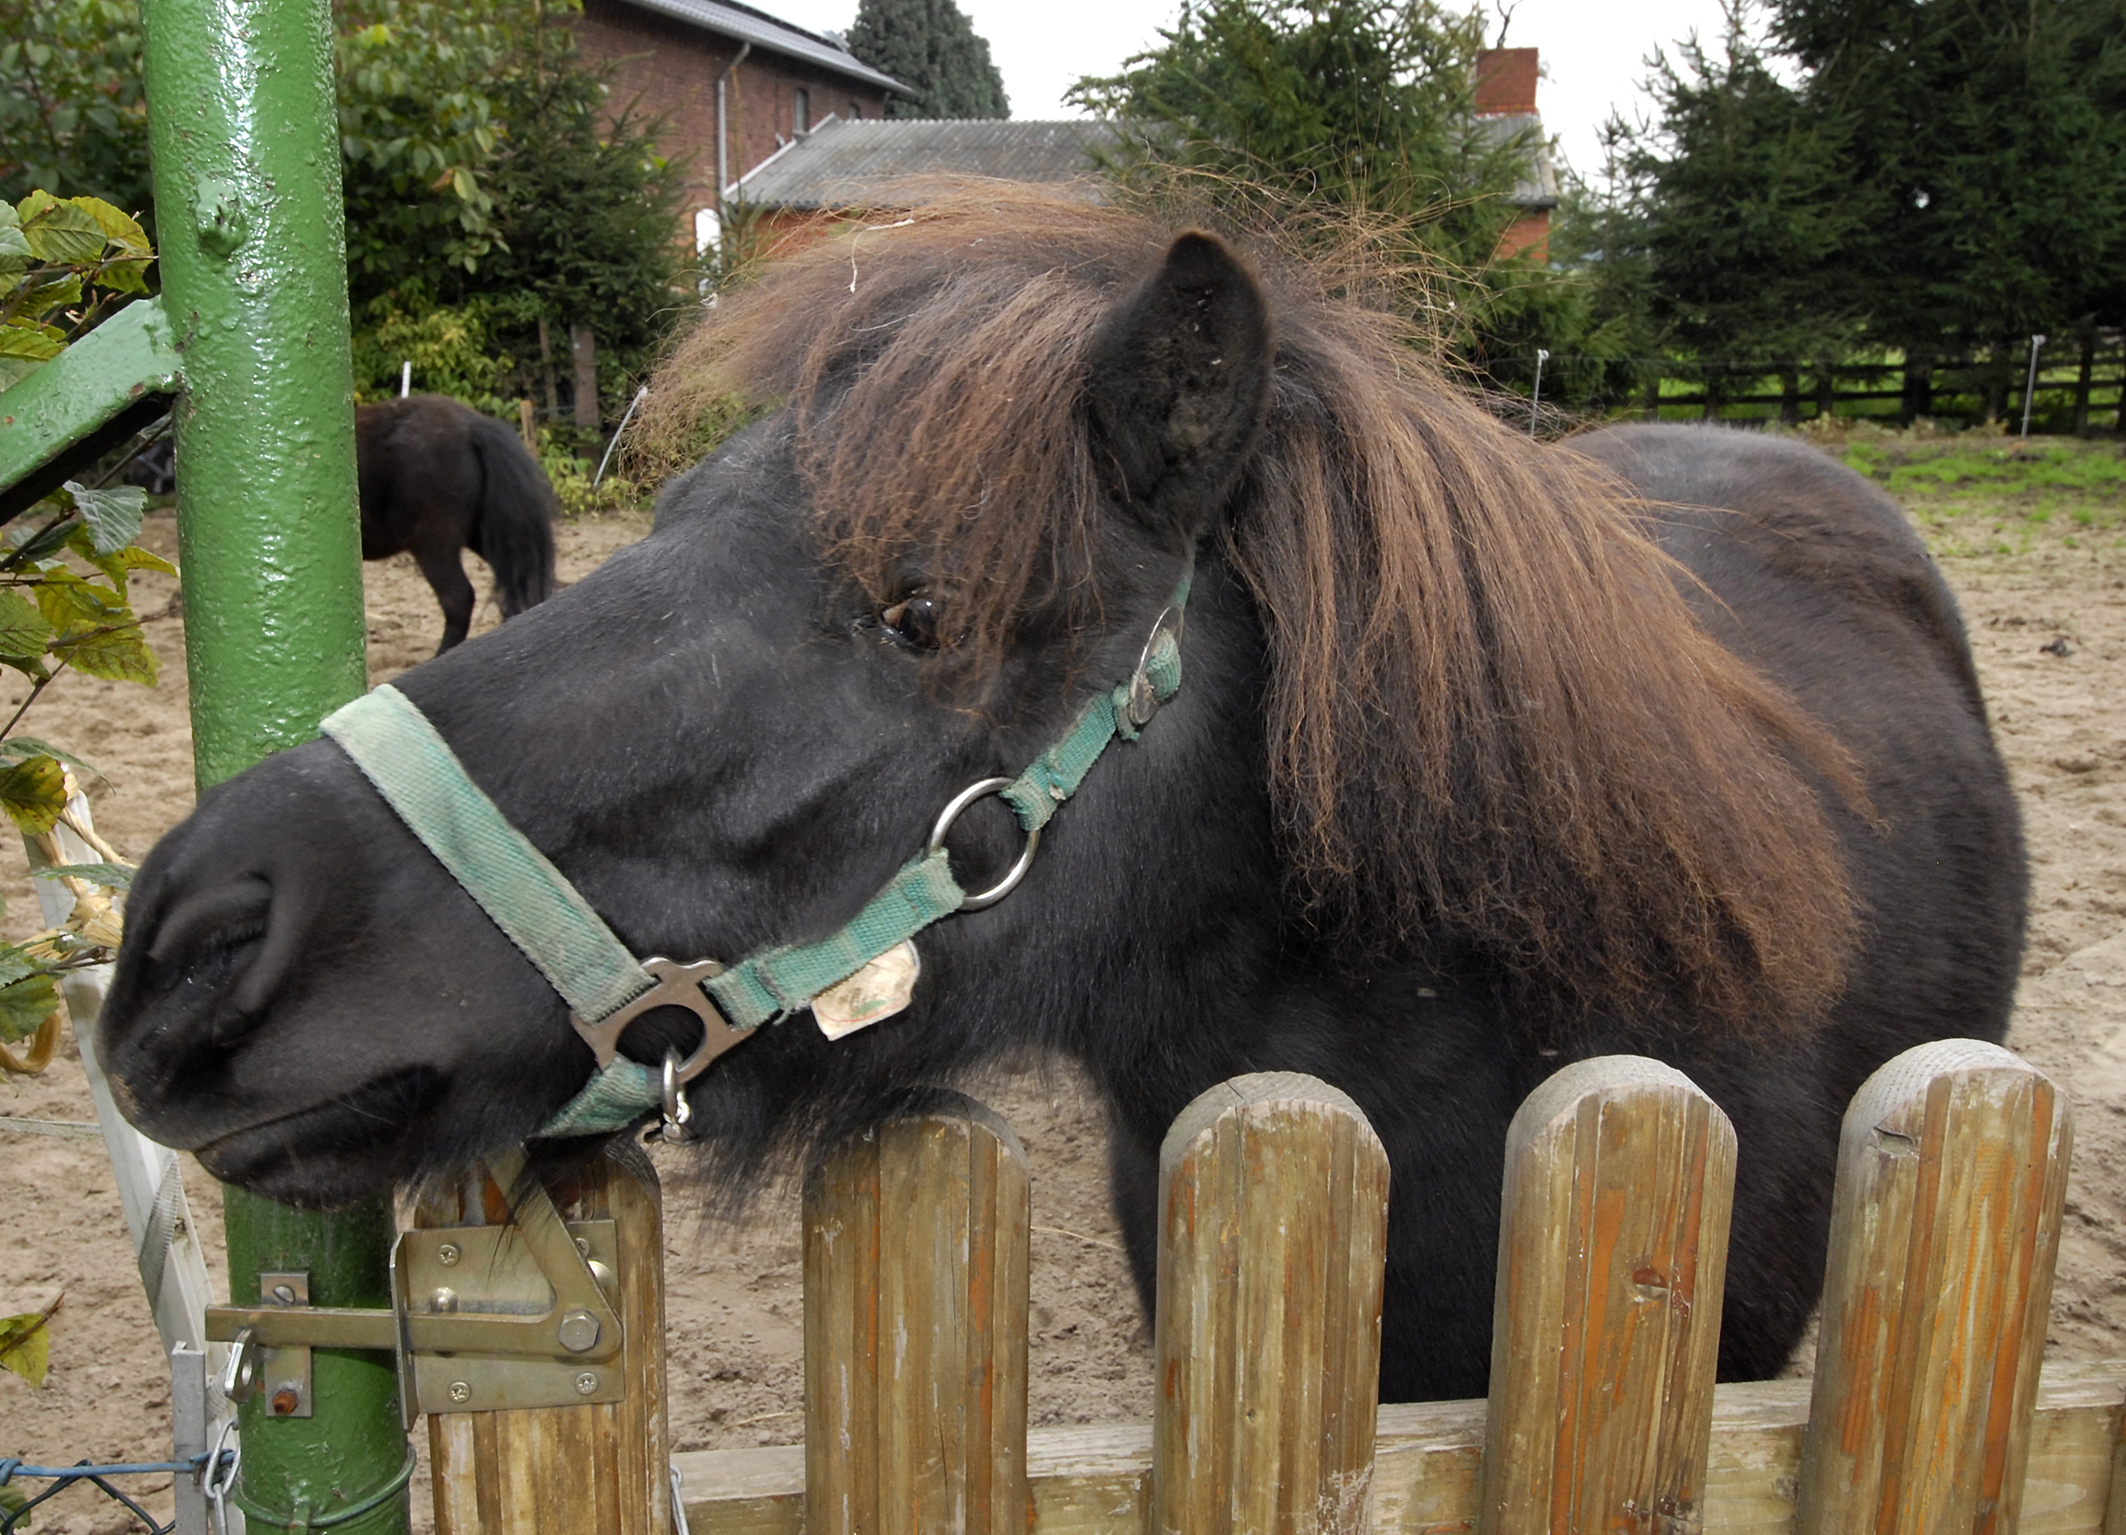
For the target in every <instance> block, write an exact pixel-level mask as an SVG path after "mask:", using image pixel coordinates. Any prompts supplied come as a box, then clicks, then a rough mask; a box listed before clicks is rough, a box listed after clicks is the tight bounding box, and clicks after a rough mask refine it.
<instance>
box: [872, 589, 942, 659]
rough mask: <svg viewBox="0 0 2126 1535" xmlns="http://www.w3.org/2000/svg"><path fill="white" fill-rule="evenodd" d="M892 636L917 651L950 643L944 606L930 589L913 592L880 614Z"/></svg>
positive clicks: (881, 622) (883, 625)
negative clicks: (930, 592) (946, 629)
mask: <svg viewBox="0 0 2126 1535" xmlns="http://www.w3.org/2000/svg"><path fill="white" fill-rule="evenodd" d="M878 622H879V627H880V628H881V629H883V630H885V632H886V635H887V637H888V638H889V639H892V640H894V641H896V642H897V643H899V644H902V645H908V646H912V647H913V648H915V649H917V650H938V649H941V648H943V647H944V646H945V645H946V644H948V643H950V640H951V636H950V635H949V634H947V633H946V631H945V605H944V604H943V603H942V602H940V601H938V599H937V598H935V597H933V596H931V595H930V594H929V593H928V592H913V593H910V594H909V595H908V596H906V597H903V598H902V599H901V600H900V601H899V602H896V603H894V604H893V605H892V606H891V607H888V608H885V609H883V610H882V611H881V612H880V613H879V615H878Z"/></svg>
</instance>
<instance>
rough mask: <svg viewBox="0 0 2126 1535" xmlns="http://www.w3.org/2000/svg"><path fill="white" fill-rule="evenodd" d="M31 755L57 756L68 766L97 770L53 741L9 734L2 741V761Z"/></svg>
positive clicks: (21, 758) (15, 760)
mask: <svg viewBox="0 0 2126 1535" xmlns="http://www.w3.org/2000/svg"><path fill="white" fill-rule="evenodd" d="M29 757H57V758H58V759H59V760H60V761H61V762H64V763H65V764H66V765H67V766H68V767H74V768H80V769H81V771H82V772H84V773H94V772H95V771H96V769H95V768H93V767H91V766H90V765H89V764H88V763H86V762H83V761H82V760H81V759H80V758H79V757H77V756H75V755H74V754H73V753H72V752H69V751H61V750H60V749H59V748H58V747H56V746H54V745H52V743H51V742H49V741H40V740H38V739H37V738H36V737H35V736H9V737H8V738H7V739H6V740H5V741H0V762H20V761H23V760H24V759H26V758H29Z"/></svg>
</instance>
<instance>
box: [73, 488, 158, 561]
mask: <svg viewBox="0 0 2126 1535" xmlns="http://www.w3.org/2000/svg"><path fill="white" fill-rule="evenodd" d="M66 488H67V489H68V490H70V491H72V492H73V494H74V509H75V510H76V511H78V512H80V513H81V518H82V521H84V522H86V523H87V524H88V529H89V542H90V544H91V545H92V546H93V547H94V550H95V552H96V553H97V554H116V553H117V552H118V551H119V550H121V549H123V548H124V547H125V546H126V545H127V544H130V543H131V542H132V541H133V540H134V539H136V538H138V537H140V519H141V518H142V517H144V516H145V515H146V514H147V509H148V493H147V492H146V491H144V490H142V489H141V488H140V487H139V486H138V485H114V486H112V487H111V488H110V489H108V490H90V489H88V488H87V487H86V486H83V485H80V484H77V483H76V482H74V481H73V480H68V481H67V482H66Z"/></svg>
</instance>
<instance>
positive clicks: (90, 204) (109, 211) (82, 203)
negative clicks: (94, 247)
mask: <svg viewBox="0 0 2126 1535" xmlns="http://www.w3.org/2000/svg"><path fill="white" fill-rule="evenodd" d="M67 201H68V202H70V203H72V204H73V205H74V206H75V207H77V208H79V209H81V210H82V211H83V212H84V213H86V214H88V216H89V217H90V218H92V219H94V220H95V221H96V224H97V227H98V228H100V229H102V230H103V237H104V238H105V239H106V240H108V241H110V242H111V244H113V245H116V246H120V247H122V248H123V249H126V250H136V251H146V250H148V249H149V248H150V247H149V245H148V235H147V231H146V230H144V229H142V228H141V227H140V224H139V222H138V221H137V220H135V219H134V218H133V216H132V215H131V214H128V213H124V212H121V211H120V210H119V209H117V208H114V207H112V206H111V205H110V204H109V203H107V202H105V201H104V200H103V199H102V198H100V197H70V198H68V199H67Z"/></svg>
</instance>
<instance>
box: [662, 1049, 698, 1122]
mask: <svg viewBox="0 0 2126 1535" xmlns="http://www.w3.org/2000/svg"><path fill="white" fill-rule="evenodd" d="M684 1085H685V1083H684V1079H682V1078H681V1077H680V1075H679V1052H678V1051H677V1050H667V1051H665V1053H664V1123H663V1124H662V1125H660V1126H659V1127H658V1129H657V1138H658V1139H659V1140H661V1141H664V1142H666V1143H668V1144H672V1145H677V1144H679V1143H681V1142H684V1141H690V1140H692V1139H693V1138H694V1105H693V1104H691V1103H689V1102H687V1099H686V1094H685V1093H683V1092H681V1091H680V1088H681V1087H682V1086H684Z"/></svg>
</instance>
